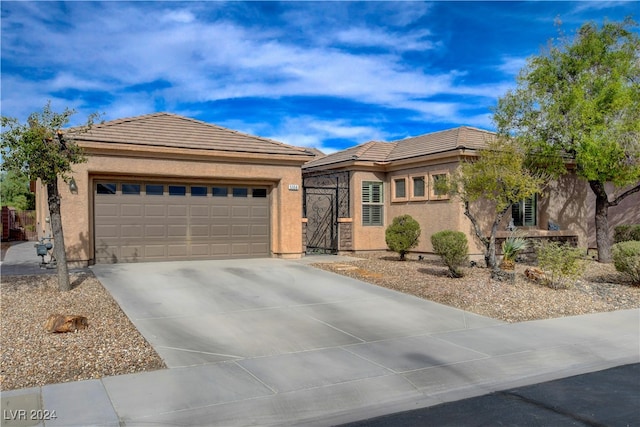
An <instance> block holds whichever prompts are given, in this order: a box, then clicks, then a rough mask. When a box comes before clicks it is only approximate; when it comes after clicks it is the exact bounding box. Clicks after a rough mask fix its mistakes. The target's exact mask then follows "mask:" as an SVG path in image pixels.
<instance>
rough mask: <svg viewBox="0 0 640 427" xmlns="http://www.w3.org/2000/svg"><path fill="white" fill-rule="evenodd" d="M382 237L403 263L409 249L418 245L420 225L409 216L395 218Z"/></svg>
mask: <svg viewBox="0 0 640 427" xmlns="http://www.w3.org/2000/svg"><path fill="white" fill-rule="evenodd" d="M384 237H385V241H386V242H387V246H388V247H389V249H391V250H392V251H393V252H397V253H398V254H400V260H401V261H404V255H405V254H406V253H407V252H408V251H409V249H411V248H415V247H416V246H417V245H418V239H419V237H420V224H418V221H416V220H415V219H413V217H412V216H411V215H401V216H397V217H395V218H393V222H392V223H391V225H390V226H389V227H387V229H386V230H385V233H384Z"/></svg>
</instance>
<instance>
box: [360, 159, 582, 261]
mask: <svg viewBox="0 0 640 427" xmlns="http://www.w3.org/2000/svg"><path fill="white" fill-rule="evenodd" d="M456 167H457V163H455V162H450V163H444V164H443V163H440V164H434V165H427V166H422V167H415V168H407V169H401V170H396V171H390V172H371V171H354V172H353V173H352V176H351V193H352V196H351V200H352V205H351V206H352V212H353V213H352V216H353V224H354V227H353V235H354V239H353V242H354V243H353V250H355V251H370V250H386V249H387V246H386V243H385V237H384V233H385V229H386V227H387V226H388V225H389V224H391V222H392V221H393V218H394V217H396V216H399V215H403V214H409V215H411V216H412V217H413V218H414V219H415V220H416V221H418V223H419V224H420V228H421V230H422V233H421V238H420V243H419V245H418V246H417V247H416V248H414V249H413V251H415V252H424V253H431V252H433V248H432V246H431V235H432V234H434V233H436V232H438V231H442V230H457V231H462V232H464V233H465V234H466V235H467V240H468V242H469V254H470V256H471V258H472V259H481V258H482V255H483V247H482V245H481V243H480V242H479V240H478V239H477V238H476V235H475V232H474V229H473V225H472V224H471V221H470V220H469V219H468V218H467V217H466V216H465V215H464V206H463V205H462V202H461V201H460V200H459V199H457V198H451V199H449V198H439V199H436V198H434V197H433V194H430V193H431V192H430V191H429V190H427V194H429V196H428V197H427V198H426V199H425V200H412V199H411V194H412V193H411V192H412V187H411V179H412V177H413V176H421V175H424V176H431V174H434V173H436V174H440V173H446V172H449V173H451V172H453V171H454V170H455V168H456ZM402 178H406V182H407V186H406V191H407V197H406V199H404V200H403V199H398V198H397V197H395V194H394V188H393V186H394V181H395V180H396V179H402ZM363 181H382V182H384V202H385V203H384V204H385V208H384V225H383V226H381V227H372V226H362V195H361V189H362V182H363ZM589 191H590V190H589V189H588V187H587V186H586V185H585V183H584V182H583V181H580V180H579V179H578V178H577V177H576V176H575V175H573V174H569V175H565V176H563V177H560V178H559V179H558V181H556V182H553V183H551V184H550V185H549V186H548V188H547V190H546V191H545V192H544V194H541V195H540V196H539V197H538V204H537V218H538V222H537V223H538V225H537V226H535V227H523V229H526V230H527V231H529V232H532V233H535V234H536V235H540V236H543V235H545V234H546V233H547V230H548V221H549V220H552V221H553V222H554V223H557V224H558V225H559V226H560V230H562V231H564V232H568V233H572V234H576V235H577V236H578V245H579V246H581V247H586V245H587V241H588V225H587V224H588V221H587V218H588V217H587V213H588V208H587V206H588V205H587V195H588V192H589ZM471 211H472V212H473V213H474V214H475V215H476V218H477V219H478V221H479V223H480V225H481V228H482V230H483V231H484V232H485V235H487V236H488V235H489V233H490V230H491V224H492V222H493V218H494V214H493V208H492V207H491V206H490V205H489V203H488V202H486V201H484V202H483V201H479V202H476V203H474V204H472V207H471ZM483 211H484V212H485V213H484V214H483V213H482V212H483ZM510 218H511V211H510V210H509V211H507V213H506V214H505V217H504V219H503V221H502V223H501V224H500V226H499V229H498V230H499V233H501V234H504V233H505V232H506V229H507V226H508V224H509V220H510Z"/></svg>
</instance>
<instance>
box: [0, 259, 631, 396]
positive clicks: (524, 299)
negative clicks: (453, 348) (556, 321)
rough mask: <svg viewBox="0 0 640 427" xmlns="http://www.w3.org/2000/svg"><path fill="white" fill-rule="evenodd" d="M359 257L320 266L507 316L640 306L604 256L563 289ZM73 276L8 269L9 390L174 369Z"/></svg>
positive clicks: (5, 342)
mask: <svg viewBox="0 0 640 427" xmlns="http://www.w3.org/2000/svg"><path fill="white" fill-rule="evenodd" d="M358 257H359V259H358V260H357V261H353V262H338V263H327V264H315V265H314V266H315V267H317V268H321V269H324V270H328V271H332V272H335V273H338V274H343V275H346V276H350V277H354V278H357V279H361V280H364V281H366V282H370V283H373V284H376V285H378V286H384V287H387V288H390V289H395V290H398V291H401V292H405V293H408V294H412V295H416V296H418V297H421V298H425V299H429V300H432V301H436V302H439V303H442V304H446V305H450V306H453V307H457V308H460V309H463V310H467V311H471V312H474V313H477V314H481V315H484V316H489V317H493V318H496V319H500V320H504V321H507V322H521V321H526V320H534V319H546V318H552V317H561V316H571V315H578V314H585V313H595V312H603V311H613V310H621V309H630V308H639V307H640V287H637V286H631V285H630V283H629V282H628V281H627V280H626V279H625V278H624V277H623V276H621V275H620V274H619V273H617V272H616V271H615V269H614V268H613V266H612V265H603V264H599V263H596V262H588V264H587V268H586V269H585V273H584V275H583V277H582V279H581V280H580V281H578V282H577V283H576V284H575V286H574V287H572V288H571V289H565V290H554V289H551V288H548V287H546V286H542V285H539V284H535V283H531V282H529V281H528V280H527V279H526V278H525V277H524V275H523V270H524V268H525V266H522V265H518V266H517V272H518V274H517V279H516V281H515V283H507V282H497V281H494V280H491V279H490V278H489V271H488V270H487V269H484V268H469V269H467V270H466V273H467V275H466V276H465V277H464V278H462V279H452V278H450V277H448V276H447V269H446V267H444V266H443V265H442V264H441V263H440V262H439V261H438V260H432V259H430V260H418V259H417V257H416V256H414V255H407V258H408V259H407V261H404V262H401V261H398V258H397V255H395V254H392V253H387V252H381V253H369V254H366V255H358ZM71 280H72V284H73V289H72V290H71V291H69V292H58V290H57V280H56V276H55V275H53V274H46V275H38V276H3V277H2V284H1V285H0V286H1V287H0V290H1V292H2V294H1V296H2V297H1V299H0V305H1V307H0V308H1V315H2V317H1V321H2V323H1V329H2V330H1V335H0V348H2V354H1V359H0V389H1V390H12V389H17V388H25V387H33V386H42V385H46V384H52V383H61V382H67V381H77V380H86V379H92V378H101V377H104V376H110V375H120V374H128V373H134V372H142V371H150V370H155V369H162V368H165V365H164V362H163V361H162V359H161V358H160V357H159V356H158V354H157V353H156V352H155V350H154V349H153V348H152V347H151V345H149V343H148V342H147V341H146V340H145V339H144V338H143V337H142V335H140V333H139V332H138V331H137V330H136V328H135V327H134V326H133V324H132V323H131V322H130V321H129V319H128V318H127V317H126V315H125V314H124V313H123V312H122V310H121V309H120V307H119V306H118V304H117V303H116V302H115V301H114V300H113V298H112V297H111V295H110V294H109V293H108V292H107V291H106V290H105V289H104V287H103V286H102V285H101V284H100V282H99V281H98V280H97V279H96V278H95V277H94V276H93V274H92V273H91V272H86V273H78V274H72V277H71ZM58 313H59V314H73V315H81V316H85V317H87V318H88V322H89V327H88V328H87V329H83V330H79V331H77V332H75V333H62V334H55V333H54V334H50V333H48V332H46V331H45V329H44V323H45V321H46V319H47V318H48V317H49V315H51V314H58Z"/></svg>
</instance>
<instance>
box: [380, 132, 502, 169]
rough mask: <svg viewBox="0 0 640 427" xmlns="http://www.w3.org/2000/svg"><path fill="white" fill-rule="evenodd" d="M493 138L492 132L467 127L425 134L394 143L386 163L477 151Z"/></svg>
mask: <svg viewBox="0 0 640 427" xmlns="http://www.w3.org/2000/svg"><path fill="white" fill-rule="evenodd" d="M494 136H495V134H494V133H493V132H489V131H485V130H482V129H477V128H472V127H468V126H461V127H457V128H454V129H447V130H443V131H439V132H433V133H427V134H425V135H420V136H416V137H413V138H407V139H402V140H400V141H396V148H395V149H394V150H393V151H392V152H391V154H390V155H389V156H388V158H387V161H393V160H404V159H409V158H412V157H418V156H425V155H429V154H435V153H442V152H446V151H451V150H456V149H460V148H467V149H479V148H482V147H484V146H485V145H486V144H487V142H488V141H489V139H490V138H493V137H494Z"/></svg>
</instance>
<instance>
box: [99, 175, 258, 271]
mask: <svg viewBox="0 0 640 427" xmlns="http://www.w3.org/2000/svg"><path fill="white" fill-rule="evenodd" d="M268 196H269V194H268V189H267V188H266V187H259V186H251V185H226V184H224V185H222V184H220V185H216V184H211V185H205V184H188V183H171V182H137V181H115V180H114V181H109V180H98V181H95V182H94V197H95V199H94V200H95V203H94V206H95V209H94V218H95V221H94V230H95V260H96V262H98V263H114V262H136V261H166V260H187V259H225V258H250V257H265V256H269V255H270V245H269V242H270V237H269V228H270V227H269V197H268Z"/></svg>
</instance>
